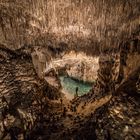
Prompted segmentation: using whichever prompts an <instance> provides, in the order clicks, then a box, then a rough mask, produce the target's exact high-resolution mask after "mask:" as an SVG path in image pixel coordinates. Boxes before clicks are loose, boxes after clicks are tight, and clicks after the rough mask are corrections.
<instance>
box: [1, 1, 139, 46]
mask: <svg viewBox="0 0 140 140" xmlns="http://www.w3.org/2000/svg"><path fill="white" fill-rule="evenodd" d="M0 20H1V23H0V27H1V28H0V32H1V34H2V36H1V38H0V43H4V44H8V45H9V44H14V45H15V46H19V45H21V44H24V43H27V44H31V43H32V42H35V43H36V42H38V40H41V41H42V42H44V43H45V41H46V40H47V39H48V38H49V37H50V39H52V38H53V37H54V36H55V37H56V38H57V39H56V40H59V39H60V40H62V38H66V39H64V40H74V39H76V38H82V39H83V40H84V39H87V40H92V41H93V42H94V41H95V42H99V43H101V44H102V46H103V47H104V46H109V47H117V46H118V45H119V43H120V42H122V41H123V40H126V39H128V38H130V37H131V36H132V34H133V33H137V32H138V31H139V30H140V1H139V0H1V1H0ZM50 34H51V35H50ZM138 35H139V34H138ZM71 36H72V37H71ZM73 36H74V37H73ZM75 36H76V37H75ZM51 37H52V38H51ZM55 37H54V38H55ZM46 38H47V39H46ZM48 40H49V39H48Z"/></svg>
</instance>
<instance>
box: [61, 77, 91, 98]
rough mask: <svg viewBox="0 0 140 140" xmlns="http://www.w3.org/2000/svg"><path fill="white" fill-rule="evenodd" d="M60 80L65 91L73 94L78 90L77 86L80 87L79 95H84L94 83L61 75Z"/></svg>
mask: <svg viewBox="0 0 140 140" xmlns="http://www.w3.org/2000/svg"><path fill="white" fill-rule="evenodd" d="M60 80H61V84H62V87H63V89H64V91H66V92H68V93H70V94H73V95H74V94H75V92H76V91H75V89H76V87H78V95H83V94H85V93H87V92H88V91H89V90H90V89H91V88H92V84H90V83H86V82H82V81H77V80H74V79H72V78H70V77H65V76H60Z"/></svg>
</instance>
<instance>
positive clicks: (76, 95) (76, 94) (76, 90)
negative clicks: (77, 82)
mask: <svg viewBox="0 0 140 140" xmlns="http://www.w3.org/2000/svg"><path fill="white" fill-rule="evenodd" d="M78 90H79V89H78V87H76V89H75V92H76V93H75V98H77V97H78Z"/></svg>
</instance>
